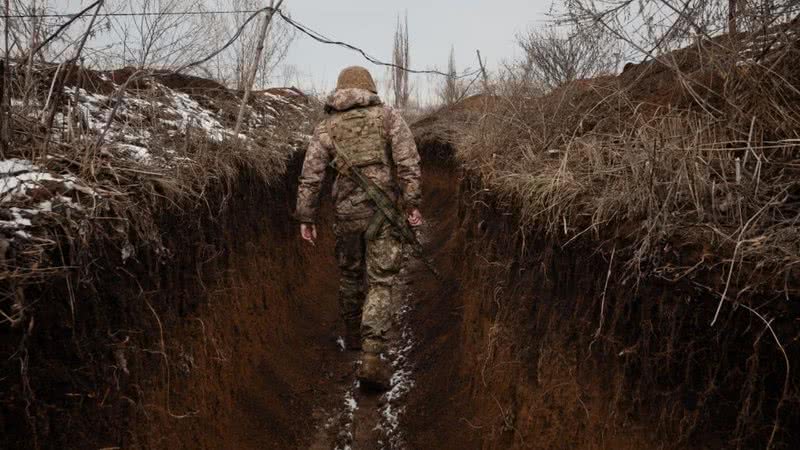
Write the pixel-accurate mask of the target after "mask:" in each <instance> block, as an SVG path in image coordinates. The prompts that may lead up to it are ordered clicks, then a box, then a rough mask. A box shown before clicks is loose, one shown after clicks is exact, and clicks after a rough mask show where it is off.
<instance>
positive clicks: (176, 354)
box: [0, 145, 796, 449]
mask: <svg viewBox="0 0 800 450" xmlns="http://www.w3.org/2000/svg"><path fill="white" fill-rule="evenodd" d="M420 151H421V154H422V156H423V174H424V179H423V185H424V192H425V198H424V207H423V214H424V215H425V216H426V218H427V226H426V228H425V229H424V230H423V237H424V240H425V242H426V248H427V250H428V251H429V253H430V255H431V256H432V257H433V259H434V261H435V263H436V265H437V267H438V268H439V269H440V271H441V272H442V275H443V278H444V279H443V280H436V279H435V278H434V277H433V276H432V275H431V274H429V273H428V272H426V271H425V270H424V269H423V268H422V267H420V265H419V264H417V263H415V262H414V261H413V259H410V260H409V263H408V264H407V266H406V268H405V269H404V275H403V277H402V283H401V284H402V286H398V290H397V295H398V297H397V302H396V307H397V311H396V317H397V326H396V328H395V330H394V335H393V336H392V343H391V348H392V350H391V351H390V358H391V360H392V363H393V365H394V368H395V377H393V389H392V390H391V391H390V392H389V393H387V394H384V395H366V394H364V393H362V392H360V390H359V389H358V386H357V385H356V384H355V369H356V364H357V357H356V355H353V354H351V353H349V352H347V351H343V350H342V348H341V338H340V337H341V336H342V334H343V325H342V324H341V323H340V320H339V316H338V306H337V302H336V291H337V278H338V273H337V272H338V271H337V269H336V265H335V261H334V257H333V246H334V241H333V238H332V233H331V231H330V225H331V224H330V221H331V205H330V204H323V207H322V208H323V220H322V222H321V223H320V231H321V233H320V239H319V241H318V244H317V245H316V246H314V247H311V246H307V245H303V244H302V243H301V242H300V239H299V238H298V237H297V230H296V228H297V226H296V224H295V223H294V222H293V221H291V220H289V217H290V214H291V211H292V208H293V205H294V193H295V189H296V181H295V180H296V179H297V174H298V171H299V165H300V160H299V159H295V160H294V161H292V162H291V163H290V165H289V169H288V172H287V175H286V177H285V179H284V180H282V181H280V182H278V183H275V184H273V185H265V184H264V183H263V182H261V181H259V180H257V179H254V178H252V177H248V176H247V174H244V175H243V176H242V177H240V180H239V181H238V182H237V183H238V184H235V185H233V186H230V187H228V188H227V189H225V190H223V191H220V192H219V193H217V194H215V195H216V196H215V197H214V199H213V200H212V201H211V202H210V203H209V205H205V206H204V208H202V209H201V210H200V211H198V210H188V211H187V212H186V214H185V215H184V216H175V215H174V214H172V213H170V214H165V215H164V217H163V218H162V223H161V224H160V225H161V228H162V230H163V233H164V235H165V236H167V237H169V238H170V239H167V240H166V242H168V247H169V248H168V250H169V251H170V252H171V253H172V255H174V256H173V258H172V259H171V260H170V263H169V265H164V264H163V263H161V262H159V261H156V260H150V259H148V258H145V257H141V258H140V261H139V262H138V263H137V264H136V265H134V266H130V265H128V266H126V267H125V272H126V273H128V274H129V275H131V274H132V275H134V277H135V279H137V280H139V281H137V282H135V283H134V282H131V281H130V278H126V277H123V276H122V275H121V272H114V271H109V272H106V273H100V274H98V280H97V285H98V286H100V288H99V289H96V290H93V291H88V290H87V291H79V292H77V295H78V298H86V299H88V300H87V301H85V302H82V303H80V304H78V305H77V309H76V311H75V316H76V317H77V318H78V320H77V321H70V320H68V319H67V318H68V317H69V311H68V307H67V305H66V304H65V303H64V302H61V301H59V302H55V301H54V302H52V304H49V305H50V306H49V307H48V308H42V309H41V313H40V316H39V317H38V318H37V323H38V324H40V325H37V326H39V327H40V330H41V331H40V332H39V333H38V334H37V335H36V336H35V337H33V338H32V339H33V341H32V342H31V343H30V349H32V350H29V351H31V352H32V353H31V357H30V358H31V359H30V361H29V363H28V364H29V373H30V379H29V380H30V381H31V382H32V383H33V385H34V386H35V387H36V388H35V390H36V398H37V401H39V402H41V403H42V404H45V405H46V406H44V407H42V408H41V409H36V408H35V405H34V409H33V413H32V414H29V415H28V416H27V417H26V413H25V408H26V407H28V408H29V411H30V410H31V409H30V408H31V407H30V405H26V403H25V402H23V401H19V403H17V404H16V406H14V405H11V406H9V405H4V406H5V408H4V409H6V408H7V409H6V411H10V412H13V411H15V410H14V409H13V408H17V409H16V411H17V412H18V414H16V415H15V414H5V413H4V414H3V417H2V419H3V420H2V421H0V431H3V432H4V436H3V438H2V441H0V443H2V444H3V445H2V447H3V448H146V449H150V448H153V449H155V448H170V449H220V448H231V449H269V448H275V449H287V448H312V449H328V448H337V449H378V448H386V449H426V448H430V449H451V448H452V449H471V448H482V449H508V448H542V449H562V448H563V449H568V448H570V449H572V448H582V449H583V448H585V449H643V448H647V449H655V448H723V447H725V446H726V444H725V443H726V442H727V438H728V437H729V435H730V434H731V433H733V432H734V431H735V429H736V427H737V417H736V411H731V408H730V404H731V402H732V401H733V400H731V399H735V398H736V397H735V393H736V391H735V389H736V386H741V385H742V384H743V383H744V381H743V380H744V377H745V375H746V373H744V372H746V370H745V371H743V369H742V367H744V368H745V369H746V368H747V367H748V364H751V363H752V361H751V360H749V359H748V358H747V352H744V353H743V352H742V351H741V350H738V349H739V348H745V349H747V348H748V346H752V345H753V343H752V342H748V341H747V336H745V335H744V334H743V333H739V332H737V333H732V334H731V335H732V337H731V342H729V343H727V344H726V343H717V344H715V345H717V347H714V351H720V352H721V353H724V354H723V355H721V356H719V358H718V359H713V358H711V357H709V355H708V353H704V350H702V349H697V348H693V347H692V345H694V344H693V343H694V341H693V340H691V339H690V338H691V337H692V336H693V335H694V334H696V330H697V329H699V326H698V325H695V326H694V327H693V325H692V324H691V323H690V324H688V325H682V324H679V323H678V322H675V320H677V319H675V318H676V317H681V315H685V316H687V317H691V316H692V313H691V312H690V311H689V312H687V309H690V308H694V307H696V306H697V305H688V306H686V305H683V304H682V303H681V302H675V301H673V299H674V298H676V297H679V296H680V295H682V294H683V293H685V292H683V291H682V290H681V289H682V288H681V287H680V286H673V285H668V284H652V285H648V286H645V287H643V288H642V289H640V290H639V292H638V293H637V294H636V296H637V297H636V298H639V299H641V298H645V299H654V300H655V301H654V302H653V304H652V305H649V306H648V305H647V304H644V303H641V302H640V303H636V304H635V305H634V306H631V302H629V301H628V298H629V297H630V295H631V294H630V290H629V288H628V287H626V286H624V285H623V284H621V283H616V282H613V283H611V284H610V285H609V284H608V282H607V280H606V272H607V267H608V264H609V263H608V261H607V260H606V259H605V258H604V257H603V255H602V254H598V253H597V252H596V251H595V250H596V243H586V244H585V245H578V246H576V247H574V248H570V249H562V248H561V247H560V246H559V245H557V244H556V243H553V242H550V241H549V240H547V239H545V238H542V237H538V238H537V237H536V236H535V235H529V234H525V233H521V232H520V231H519V225H518V222H517V218H516V217H515V214H514V211H513V208H510V207H508V205H505V204H503V203H502V202H499V201H498V200H497V199H495V198H493V197H492V196H491V193H487V192H486V191H485V190H484V189H482V188H481V186H480V182H479V180H474V179H472V178H470V177H469V176H466V175H465V174H462V173H460V172H459V169H458V167H457V165H456V164H455V163H453V162H452V160H451V157H450V156H449V155H451V154H452V149H450V148H448V147H447V146H446V145H433V146H422V147H421V148H420ZM221 205H224V210H225V211H227V212H226V213H222V212H221V211H223V208H222V207H221ZM521 249H525V250H521ZM114 258H118V256H109V259H112V262H113V263H115V264H121V263H120V262H119V261H118V260H114ZM112 265H113V264H112ZM604 281H605V282H606V283H605V284H606V286H605V288H608V291H609V295H608V308H609V322H608V325H607V326H608V328H609V329H612V330H620V329H621V330H627V331H622V332H619V333H617V334H615V335H614V336H616V337H617V339H618V340H612V339H607V340H602V339H601V340H593V339H592V334H593V333H592V332H593V331H594V330H595V328H596V326H597V322H596V319H597V314H598V310H599V307H600V306H599V303H598V301H599V298H600V297H601V294H602V296H603V297H605V290H606V289H605V288H604ZM66 287H67V286H66V285H64V284H55V285H53V286H50V287H48V288H46V289H45V290H43V291H42V292H40V293H39V295H40V296H42V298H55V299H63V298H64V296H65V289H66ZM667 319H669V320H672V321H673V322H670V321H669V320H667ZM748 326H749V324H748V323H741V324H740V327H741V328H740V329H744V328H747V327H748ZM642 329H644V330H648V332H647V333H643V332H641V330H642ZM669 333H672V336H673V338H674V339H672V340H667V339H666V338H665V336H667V335H668V334H669ZM643 336H644V337H643ZM659 338H664V340H663V342H662V341H660V340H659ZM723 344H724V345H723ZM681 345H683V347H681ZM672 346H674V347H672ZM687 348H689V349H691V351H695V352H698V355H703V357H704V358H706V359H707V363H703V362H699V361H698V359H692V358H689V359H688V361H689V362H688V363H687V362H686V361H683V360H681V359H680V358H679V357H677V356H676V353H675V352H679V353H680V352H683V353H686V351H687V350H686V349H687ZM749 348H752V347H749ZM720 349H721V350H720ZM775 356H776V355H774V354H770V353H768V350H764V356H763V357H762V358H763V361H765V362H762V365H764V366H767V367H769V365H770V364H773V363H770V362H767V361H769V360H770V357H775ZM87 360H88V361H92V365H91V366H89V365H87V363H86V361H87ZM665 361H666V363H669V364H673V366H672V367H668V369H669V370H666V371H665V370H661V367H662V366H663V365H664V364H666V363H665ZM772 361H778V358H777V357H775V358H773V359H772ZM773 365H778V364H777V362H776V363H774V364H773ZM87 367H91V369H88V368H87ZM709 367H712V368H718V369H719V370H730V375H729V376H728V377H727V378H726V379H725V380H724V383H723V384H722V385H721V386H719V391H718V392H716V393H715V394H714V395H712V396H708V397H705V398H704V397H702V395H703V390H704V389H707V388H708V387H707V386H705V385H704V384H703V383H704V378H703V373H705V372H707V371H708V370H709ZM737 371H738V372H737ZM740 372H742V373H740ZM775 373H779V371H775ZM675 374H677V375H675ZM772 376H773V375H770V376H768V377H767V379H766V381H765V383H767V384H766V385H765V386H766V387H764V388H763V390H764V391H765V392H766V393H767V394H765V398H763V399H762V402H763V403H764V405H765V406H764V407H763V410H764V411H766V410H769V406H771V404H770V401H771V399H770V397H769V396H770V395H772V394H774V390H775V388H774V385H775V381H774V379H773V378H770V377H772ZM648 377H655V378H656V379H657V384H655V385H649V384H646V383H645V382H644V381H643V380H647V379H649V378H648ZM770 385H772V386H773V387H771V388H770V387H769V386H770ZM65 392H67V393H73V392H74V393H77V394H75V395H74V396H72V395H70V396H65V395H64V393H65ZM701 402H706V403H707V405H710V406H705V407H703V408H701V406H700V405H699V403H701ZM30 416H32V417H30ZM795 419H796V414H794V416H793V417H787V418H784V420H786V421H787V423H790V421H793V420H795ZM759 420H761V422H760V423H762V426H761V427H760V428H759V429H758V431H757V432H754V433H751V434H749V435H747V436H746V437H745V438H742V441H741V443H742V445H743V447H742V448H758V447H760V445H759V444H763V439H764V435H765V434H768V432H769V430H770V428H769V427H768V425H766V426H765V425H763V424H764V423H766V424H769V423H770V419H766V420H765V419H763V418H762V419H759ZM32 424H33V425H32ZM31 436H35V437H36V439H35V442H33V441H32V439H31ZM780 439H782V442H787V443H791V442H792V439H796V436H795V437H792V436H791V435H785V434H784V435H781V436H780ZM76 443H77V444H76ZM787 448H791V445H790V446H789V447H787Z"/></svg>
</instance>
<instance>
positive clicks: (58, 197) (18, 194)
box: [0, 158, 95, 239]
mask: <svg viewBox="0 0 800 450" xmlns="http://www.w3.org/2000/svg"><path fill="white" fill-rule="evenodd" d="M38 189H43V190H46V191H47V194H45V195H46V196H48V197H49V199H48V200H42V201H36V200H34V199H33V198H32V197H31V194H32V193H34V192H35V191H36V190H38ZM50 192H53V193H55V194H54V195H50ZM75 192H79V193H82V194H84V195H89V196H92V195H95V193H94V191H93V190H92V189H90V188H87V187H86V186H84V185H82V184H81V183H80V182H79V181H78V179H77V178H76V177H74V176H72V175H60V174H55V173H51V172H48V171H46V170H44V169H42V168H40V167H38V166H37V165H35V164H33V162H31V161H28V160H24V159H15V158H14V159H6V160H0V205H2V206H3V208H2V209H0V231H3V232H5V234H13V235H14V236H16V237H18V238H23V239H30V237H31V235H30V233H29V232H28V231H27V230H28V229H30V228H31V227H33V226H35V225H36V221H37V220H38V216H39V215H40V214H42V213H51V212H53V211H57V210H60V209H61V208H71V209H74V210H80V209H81V206H80V205H79V204H78V203H75V202H74V201H73V199H72V198H71V197H70V196H69V195H72V194H73V193H75ZM10 205H16V206H10ZM22 206H24V207H22Z"/></svg>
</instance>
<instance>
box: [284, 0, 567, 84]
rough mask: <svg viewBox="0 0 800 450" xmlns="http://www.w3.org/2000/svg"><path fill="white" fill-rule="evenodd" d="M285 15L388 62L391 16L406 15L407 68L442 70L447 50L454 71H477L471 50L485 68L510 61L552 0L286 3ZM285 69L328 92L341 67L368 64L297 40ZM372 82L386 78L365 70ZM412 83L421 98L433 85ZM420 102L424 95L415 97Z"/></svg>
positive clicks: (417, 78) (293, 0)
mask: <svg viewBox="0 0 800 450" xmlns="http://www.w3.org/2000/svg"><path fill="white" fill-rule="evenodd" d="M285 5H286V6H285V7H286V8H287V9H288V10H289V11H291V13H292V16H293V17H294V18H295V19H296V20H298V21H300V22H302V23H303V24H305V25H307V26H309V27H311V28H313V29H315V30H317V31H319V32H321V33H323V34H325V35H326V36H328V37H331V38H335V39H338V40H343V41H347V42H349V43H353V44H356V45H358V46H360V47H362V48H363V49H364V50H366V51H367V52H368V53H370V54H371V55H373V56H376V57H379V58H381V59H385V60H390V59H391V51H392V43H393V36H394V30H395V24H396V22H397V15H398V14H400V15H403V14H405V13H408V26H409V38H410V47H411V65H412V67H413V68H416V69H426V68H432V67H434V66H438V67H439V68H440V69H444V68H445V67H446V66H447V58H448V55H449V53H450V48H451V46H454V48H455V55H456V64H457V65H458V68H459V70H462V69H464V68H466V67H472V68H476V67H477V66H478V63H477V57H476V54H475V50H477V49H480V51H481V55H482V56H483V58H484V59H485V60H487V61H488V65H489V67H490V68H492V67H496V65H497V64H498V63H499V62H500V61H502V60H509V59H512V58H513V57H514V56H515V54H516V45H515V43H514V38H515V35H516V34H517V33H518V32H521V31H524V30H526V29H527V28H528V27H531V26H543V25H544V23H543V21H544V20H546V19H547V16H546V14H547V12H548V10H549V8H550V5H551V0H405V1H390V0H286V1H285ZM287 63H288V64H291V65H293V66H295V67H297V69H298V70H299V72H300V73H301V74H302V76H303V78H304V79H305V80H306V82H307V83H310V84H312V85H313V86H314V87H316V88H317V89H320V90H325V91H327V90H330V89H332V88H333V86H334V85H335V83H336V76H337V75H338V73H339V70H340V69H341V68H342V67H345V66H348V65H352V64H361V65H367V63H366V62H365V61H364V60H363V58H361V57H360V55H357V54H356V53H353V52H351V51H348V50H345V49H340V48H337V47H332V46H328V45H324V44H321V43H318V42H315V41H313V40H312V39H310V38H307V37H303V36H300V37H299V38H298V39H297V41H296V42H295V44H294V47H293V48H292V50H291V52H290V53H289V55H288V58H287ZM368 67H369V68H370V70H371V71H372V72H373V76H375V77H376V78H384V77H385V70H384V69H381V68H376V67H374V66H368ZM427 78H429V77H426V76H421V75H420V76H414V78H412V82H413V83H415V84H417V85H418V87H419V88H420V90H423V91H424V90H426V85H429V84H431V82H430V81H429V80H427ZM421 95H422V96H425V93H424V92H422V93H421Z"/></svg>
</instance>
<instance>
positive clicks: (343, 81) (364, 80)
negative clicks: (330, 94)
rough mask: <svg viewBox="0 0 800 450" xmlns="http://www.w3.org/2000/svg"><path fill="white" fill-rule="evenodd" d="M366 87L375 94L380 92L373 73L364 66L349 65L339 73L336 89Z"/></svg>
mask: <svg viewBox="0 0 800 450" xmlns="http://www.w3.org/2000/svg"><path fill="white" fill-rule="evenodd" d="M350 88H357V89H366V90H368V91H370V92H372V93H374V94H377V93H378V89H377V88H376V87H375V81H373V80H372V75H370V74H369V71H368V70H367V69H365V68H363V67H359V66H351V67H347V68H345V69H344V70H342V71H341V72H340V73H339V80H338V81H337V82H336V90H339V89H350Z"/></svg>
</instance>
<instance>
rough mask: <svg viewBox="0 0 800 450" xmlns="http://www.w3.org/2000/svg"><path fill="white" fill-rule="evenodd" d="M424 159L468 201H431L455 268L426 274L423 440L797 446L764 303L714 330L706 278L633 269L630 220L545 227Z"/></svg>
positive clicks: (415, 407)
mask: <svg viewBox="0 0 800 450" xmlns="http://www.w3.org/2000/svg"><path fill="white" fill-rule="evenodd" d="M447 165H452V164H450V163H448V164H447ZM429 166H430V162H429ZM427 172H428V173H429V174H430V173H433V174H434V175H433V176H435V177H439V178H438V179H437V180H435V181H433V182H432V181H431V180H430V177H429V178H428V179H426V187H428V186H430V185H431V184H434V189H441V190H442V195H443V196H444V197H446V198H450V199H457V201H456V202H451V203H450V204H448V203H447V202H446V201H440V202H439V203H438V204H435V205H432V206H433V209H434V211H437V212H441V216H440V217H439V216H436V217H435V219H436V220H438V221H439V226H438V227H437V236H436V237H435V239H433V241H434V242H436V243H438V244H435V245H438V248H436V249H435V251H436V252H437V255H438V263H439V266H440V267H442V269H443V270H444V271H445V277H446V278H447V279H448V280H451V281H450V282H447V283H439V282H437V281H435V280H433V279H430V278H429V279H425V280H421V281H420V283H419V286H418V290H419V291H420V292H427V293H430V294H429V297H428V298H425V299H421V300H420V301H419V302H418V305H417V309H416V310H415V313H414V314H415V315H414V320H413V322H414V323H415V324H416V333H417V335H418V336H421V337H422V341H421V342H420V343H419V344H418V345H417V350H416V355H415V358H416V361H417V364H418V369H417V373H418V374H419V380H418V383H417V388H416V389H415V390H414V391H413V392H412V394H411V399H410V401H409V407H408V411H409V414H408V415H407V417H406V422H407V423H406V425H407V427H408V428H409V429H411V430H413V432H411V433H410V436H411V437H412V447H413V448H483V449H507V448H543V449H545V448H546V449H574V448H585V449H642V448H682V449H683V448H765V447H767V446H768V445H771V446H772V448H795V447H796V446H797V445H798V436H797V435H796V433H794V432H793V431H792V430H793V428H794V425H793V424H796V423H798V415H797V413H796V411H797V408H796V405H797V395H796V393H797V388H798V386H797V385H796V381H795V380H794V379H793V378H791V376H790V378H789V380H788V384H785V383H786V382H787V372H786V360H785V359H784V357H783V354H782V353H781V351H780V350H779V348H778V346H777V345H776V344H775V341H774V340H773V339H772V337H771V335H770V332H769V331H768V329H767V328H766V327H765V324H764V323H763V322H762V321H761V320H760V319H759V318H758V317H757V316H756V315H754V314H751V313H750V312H748V311H746V310H745V309H743V308H739V309H738V310H733V311H731V312H730V313H729V314H728V315H727V316H726V317H725V320H724V321H723V323H722V324H718V325H717V326H716V327H713V328H712V327H710V326H709V322H710V320H711V317H713V314H714V309H715V307H716V304H717V301H718V300H716V299H715V298H714V297H712V296H710V295H709V294H708V293H707V291H705V290H704V289H702V288H701V287H699V286H697V285H696V284H693V283H690V282H687V281H685V280H684V281H678V282H667V281H664V280H655V279H640V280H637V279H635V278H630V277H626V276H624V274H628V273H629V272H628V271H626V270H625V269H626V268H624V267H621V266H620V265H619V264H617V263H616V262H615V261H619V259H616V260H615V259H614V254H615V252H616V251H617V249H619V251H624V250H623V249H624V247H625V241H624V233H619V235H617V236H611V237H599V236H597V237H595V236H591V235H589V236H586V237H584V238H583V239H578V240H575V241H573V242H570V243H569V244H566V243H565V242H559V240H558V239H552V238H551V239H548V238H544V237H543V236H541V235H537V233H535V232H533V231H531V230H525V229H522V228H521V227H520V226H519V220H518V217H517V216H516V215H515V213H514V210H513V208H512V207H510V206H509V205H507V204H504V203H503V202H501V201H500V200H499V199H498V198H497V197H496V196H495V195H493V194H492V193H491V192H488V191H486V190H485V189H483V187H482V185H481V183H480V180H477V179H474V178H470V177H469V176H465V175H464V174H458V173H457V172H454V171H452V170H451V171H442V170H430V169H429V170H428V171H427ZM684 250H686V249H684ZM617 256H619V255H618V254H617ZM455 280H457V282H456V281H455ZM754 295H755V294H754ZM794 300H795V301H796V300H797V299H794ZM772 326H773V327H791V326H792V324H791V323H777V322H775V323H773V324H772ZM789 344H791V345H789V346H788V348H787V352H788V358H789V359H790V360H797V359H798V357H800V355H799V354H798V348H797V345H796V344H793V343H789ZM784 387H786V388H787V389H788V390H787V392H788V395H786V396H784V395H783V391H784ZM781 398H783V400H782V401H781ZM792 405H794V406H792ZM776 421H777V422H776ZM776 423H777V426H776Z"/></svg>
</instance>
